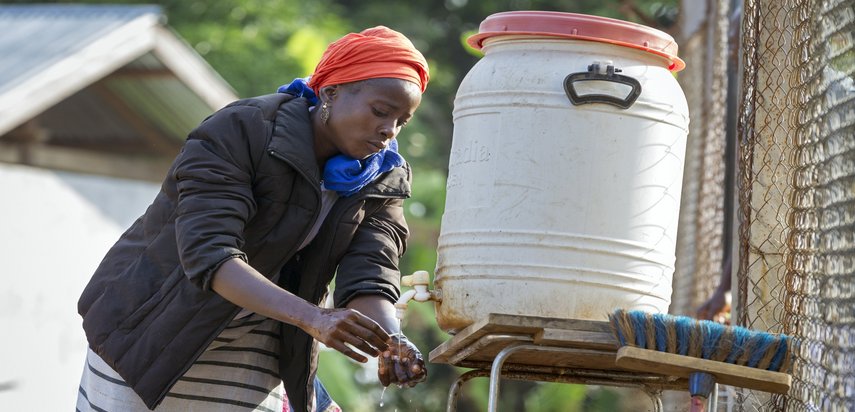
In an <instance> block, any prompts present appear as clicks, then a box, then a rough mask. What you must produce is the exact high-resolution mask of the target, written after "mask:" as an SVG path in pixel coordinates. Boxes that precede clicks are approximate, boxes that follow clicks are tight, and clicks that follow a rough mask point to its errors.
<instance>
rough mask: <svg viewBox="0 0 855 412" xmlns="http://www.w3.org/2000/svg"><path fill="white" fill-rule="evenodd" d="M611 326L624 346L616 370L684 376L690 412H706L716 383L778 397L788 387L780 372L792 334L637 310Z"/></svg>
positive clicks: (619, 313)
mask: <svg viewBox="0 0 855 412" xmlns="http://www.w3.org/2000/svg"><path fill="white" fill-rule="evenodd" d="M609 323H610V324H611V326H612V331H613V332H614V334H615V338H616V339H617V341H618V343H619V344H620V346H621V347H622V348H621V349H620V350H619V352H618V358H617V361H616V363H617V364H618V366H621V367H627V368H628V369H633V370H644V371H649V370H650V369H651V368H653V369H655V370H656V371H658V372H660V373H669V374H673V375H675V376H683V377H688V378H689V393H690V394H691V395H692V408H691V410H692V411H698V412H699V411H703V410H704V402H705V400H706V399H708V398H709V397H710V393H711V392H712V389H713V386H714V385H715V383H716V381H718V382H721V383H726V384H731V385H736V386H742V387H746V388H751V389H760V390H766V391H769V392H777V393H784V392H786V391H787V390H788V389H789V385H790V380H791V378H790V376H789V375H786V374H785V373H784V372H786V371H787V369H788V368H789V365H790V363H791V359H790V356H791V355H790V354H791V352H792V351H793V347H794V345H795V344H796V342H795V341H794V340H793V339H792V337H790V336H787V335H784V334H773V333H766V332H759V331H753V330H750V329H746V328H743V327H739V326H725V325H722V324H720V323H715V322H711V321H707V320H697V319H693V318H690V317H686V316H673V315H668V314H661V313H655V314H653V313H647V312H643V311H637V310H636V311H626V310H623V309H619V310H616V311H615V312H614V313H612V314H610V315H609ZM636 348H640V349H636Z"/></svg>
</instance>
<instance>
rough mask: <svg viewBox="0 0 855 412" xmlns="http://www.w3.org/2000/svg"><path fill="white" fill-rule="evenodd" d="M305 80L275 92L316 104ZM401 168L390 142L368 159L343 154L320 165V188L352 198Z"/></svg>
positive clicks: (399, 156) (400, 162)
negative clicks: (322, 185) (321, 180)
mask: <svg viewBox="0 0 855 412" xmlns="http://www.w3.org/2000/svg"><path fill="white" fill-rule="evenodd" d="M307 80H308V78H306V79H300V78H297V79H294V81H293V82H291V83H290V84H286V85H283V86H280V87H279V89H278V90H277V91H278V92H279V93H288V94H291V95H294V96H295V97H304V98H306V100H308V101H309V103H310V104H311V105H313V106H315V105H317V104H318V96H317V95H315V92H314V90H312V88H311V87H309V86H308V85H307V84H306V81H307ZM403 165H404V158H403V157H402V156H401V155H400V154H398V142H397V141H395V140H394V139H392V141H390V142H389V146H387V147H386V148H385V149H383V150H381V151H379V152H377V153H374V154H373V155H371V156H368V157H367V158H365V159H364V160H358V159H354V158H352V157H349V156H345V155H343V154H339V155H335V156H333V157H331V158H330V159H329V160H327V164H326V166H324V178H323V179H324V187H326V188H327V189H330V190H335V191H336V192H338V194H339V196H343V197H349V196H353V194H355V193H356V192H358V191H359V190H360V189H362V188H363V187H365V186H366V185H367V184H369V183H371V182H373V181H374V179H376V178H377V176H380V175H381V174H383V173H386V172H388V171H390V170H392V169H394V168H396V167H401V166H403Z"/></svg>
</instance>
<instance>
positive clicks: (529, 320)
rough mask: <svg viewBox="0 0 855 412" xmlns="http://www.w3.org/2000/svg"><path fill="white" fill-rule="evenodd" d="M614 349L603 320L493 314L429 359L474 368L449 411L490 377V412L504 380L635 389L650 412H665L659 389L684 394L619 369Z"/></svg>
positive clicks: (456, 388)
mask: <svg viewBox="0 0 855 412" xmlns="http://www.w3.org/2000/svg"><path fill="white" fill-rule="evenodd" d="M617 349H618V348H617V345H616V343H615V341H614V338H613V337H612V336H611V332H610V331H609V326H608V323H606V322H597V321H584V320H573V319H552V318H539V317H532V316H512V315H496V314H491V315H490V316H489V318H488V319H485V320H483V321H482V322H478V323H476V324H474V325H471V326H470V327H467V328H465V329H463V330H461V331H460V332H459V333H457V334H456V335H455V336H454V337H453V338H452V339H451V340H449V341H447V342H445V343H443V344H442V345H440V346H439V347H437V348H436V349H434V350H433V351H431V353H430V361H431V362H433V363H446V364H450V365H454V366H458V367H465V368H470V369H472V370H470V371H467V372H464V373H463V374H461V375H460V376H459V377H458V378H457V379H456V380H455V381H454V382H453V383H452V384H451V387H450V388H449V392H448V399H447V409H446V411H447V412H456V411H457V399H458V397H459V395H460V391H461V389H462V386H463V384H465V383H466V382H468V381H469V380H471V379H473V378H478V377H489V379H490V384H489V388H490V392H489V401H488V408H487V410H488V412H496V411H497V408H498V401H499V386H500V380H501V378H503V377H504V378H506V379H512V380H523V381H539V382H556V383H572V384H583V385H602V386H613V387H627V388H637V389H640V390H642V391H643V392H644V393H645V394H647V396H649V397H650V400H651V402H652V410H653V411H654V412H662V411H663V405H662V400H661V393H662V391H664V390H677V391H686V389H687V387H688V381H687V380H686V379H685V378H680V377H676V376H667V375H662V374H655V373H648V372H638V371H633V370H628V369H623V368H620V367H618V366H617V365H616V364H615V360H616V357H617ZM512 358H513V359H512ZM716 389H717V388H716ZM716 403H717V397H716V396H711V397H710V399H709V403H708V408H709V409H708V410H709V411H715V410H716V407H717V405H716Z"/></svg>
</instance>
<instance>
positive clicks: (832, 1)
mask: <svg viewBox="0 0 855 412" xmlns="http://www.w3.org/2000/svg"><path fill="white" fill-rule="evenodd" d="M744 7H745V9H744V16H743V20H742V36H741V40H742V58H743V65H742V67H743V74H742V92H741V97H742V102H741V105H740V116H739V137H740V142H739V162H738V165H739V171H740V173H739V179H738V180H739V219H740V229H739V234H738V235H739V265H738V272H737V280H738V282H737V283H738V286H737V294H736V295H737V299H736V308H735V309H736V319H737V323H738V324H740V325H744V326H747V327H750V328H752V329H757V330H764V331H770V332H782V333H787V334H791V335H794V336H796V337H798V338H800V339H801V340H802V345H801V347H800V348H799V350H798V351H797V353H796V354H795V355H796V356H795V364H794V368H793V370H792V374H793V386H792V388H791V390H790V392H789V393H788V394H787V395H786V396H771V397H770V396H766V395H764V394H762V393H757V392H752V391H740V392H739V396H738V397H737V401H736V404H737V410H749V411H753V410H788V411H851V410H855V86H854V85H853V77H855V3H853V1H852V0H826V1H795V0H753V1H746V3H745V6H744Z"/></svg>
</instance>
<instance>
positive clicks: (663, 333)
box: [653, 313, 668, 352]
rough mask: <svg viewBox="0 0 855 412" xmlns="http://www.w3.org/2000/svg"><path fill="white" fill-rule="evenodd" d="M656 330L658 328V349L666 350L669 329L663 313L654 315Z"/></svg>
mask: <svg viewBox="0 0 855 412" xmlns="http://www.w3.org/2000/svg"><path fill="white" fill-rule="evenodd" d="M653 325H654V330H656V350H658V351H660V352H665V351H666V350H667V348H668V335H667V333H668V330H667V328H668V327H667V326H666V325H665V319H664V318H663V316H662V314H661V313H657V314H654V315H653Z"/></svg>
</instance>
